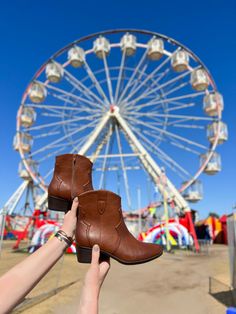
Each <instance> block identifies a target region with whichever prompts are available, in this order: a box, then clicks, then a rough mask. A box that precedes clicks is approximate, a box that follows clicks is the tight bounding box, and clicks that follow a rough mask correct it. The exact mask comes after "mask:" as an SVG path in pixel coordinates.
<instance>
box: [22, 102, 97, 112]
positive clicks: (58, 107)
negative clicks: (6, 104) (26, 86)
mask: <svg viewBox="0 0 236 314" xmlns="http://www.w3.org/2000/svg"><path fill="white" fill-rule="evenodd" d="M63 101H65V99H63ZM73 104H74V105H75V103H74V102H73ZM24 106H26V107H32V108H39V109H43V110H49V111H50V110H54V109H55V110H54V111H56V110H57V112H58V113H59V112H60V111H58V110H70V111H77V113H79V112H84V111H85V112H87V113H90V112H101V110H93V109H90V108H86V107H83V109H81V108H77V107H68V106H65V105H63V106H58V105H45V104H25V105H24Z"/></svg>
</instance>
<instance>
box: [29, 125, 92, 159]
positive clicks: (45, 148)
mask: <svg viewBox="0 0 236 314" xmlns="http://www.w3.org/2000/svg"><path fill="white" fill-rule="evenodd" d="M96 123H97V121H92V122H90V123H88V124H86V125H83V126H82V127H80V128H77V129H76V130H74V131H73V132H71V133H69V134H66V135H64V136H63V137H61V138H59V139H57V140H55V141H53V142H52V143H50V144H48V145H46V146H44V147H42V148H40V149H38V150H36V151H34V152H33V153H31V154H30V156H31V157H33V156H35V155H37V154H39V153H41V152H43V151H45V150H48V149H50V148H51V147H52V145H54V144H58V143H60V142H61V141H63V140H65V139H67V138H68V137H70V136H72V135H75V134H76V133H79V132H80V131H82V130H84V129H86V128H89V127H92V126H93V125H95V124H96Z"/></svg>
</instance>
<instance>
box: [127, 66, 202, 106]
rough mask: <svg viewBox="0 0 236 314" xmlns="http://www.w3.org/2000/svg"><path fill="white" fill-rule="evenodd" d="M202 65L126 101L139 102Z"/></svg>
mask: <svg viewBox="0 0 236 314" xmlns="http://www.w3.org/2000/svg"><path fill="white" fill-rule="evenodd" d="M199 68H200V66H198V67H196V68H194V69H191V70H188V71H186V72H184V73H182V74H180V75H178V76H176V77H175V78H172V79H170V80H169V81H167V82H165V83H163V84H161V85H159V86H157V87H156V88H154V89H152V90H151V91H148V90H146V91H144V92H143V93H142V94H141V95H140V96H138V97H137V98H135V99H132V100H131V101H130V102H128V103H126V104H127V105H130V104H133V103H137V102H138V101H140V100H141V99H145V98H146V97H147V96H148V95H151V94H153V93H154V92H157V91H159V90H160V89H163V88H164V87H166V86H168V85H169V84H172V83H174V82H177V81H179V80H181V79H182V78H184V77H185V76H187V75H188V74H189V73H191V72H192V71H194V70H197V69H199ZM162 97H165V94H163V95H162Z"/></svg>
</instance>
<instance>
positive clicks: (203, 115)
mask: <svg viewBox="0 0 236 314" xmlns="http://www.w3.org/2000/svg"><path fill="white" fill-rule="evenodd" d="M223 107H224V104H223V97H222V95H221V94H220V93H219V92H218V90H217V87H216V84H215V82H214V80H213V77H212V75H211V73H210V72H209V70H208V69H207V68H206V66H205V65H204V64H203V62H202V61H201V60H200V59H199V58H198V57H197V56H196V55H195V54H194V53H193V52H192V51H191V50H190V49H189V48H187V47H186V46H184V45H182V44H181V43H179V42H177V41H176V40H174V39H172V38H169V37H167V36H164V35H161V34H158V33H155V32H150V31H143V30H135V29H122V30H110V31H104V32H99V33H96V34H92V35H88V36H86V37H83V38H80V39H78V40H76V41H74V42H73V43H71V44H69V45H68V46H66V47H64V48H63V49H61V50H59V51H58V52H56V53H55V54H54V55H53V56H51V57H50V58H49V59H48V60H47V61H46V62H45V63H44V64H43V65H42V66H41V68H40V69H39V70H38V71H37V72H36V74H35V75H34V77H33V78H32V80H31V81H30V83H29V84H28V86H27V88H26V90H25V92H24V94H23V98H22V101H21V105H20V107H19V110H18V113H17V128H16V136H15V138H14V143H13V145H14V149H15V150H16V151H18V152H19V154H20V157H21V162H20V165H19V176H20V177H21V178H22V180H23V181H22V184H21V185H20V186H19V188H18V189H17V190H16V191H15V192H14V193H13V194H12V196H11V197H10V198H9V200H8V201H7V202H6V204H5V206H4V207H3V208H2V210H1V214H2V232H1V235H2V234H3V229H4V221H5V217H6V215H11V214H21V215H30V214H29V213H31V215H32V214H33V212H34V209H38V210H41V211H42V212H43V211H46V210H47V203H46V200H47V185H48V183H49V180H50V178H51V175H52V173H53V164H54V157H55V156H56V155H58V154H62V153H68V152H70V153H78V154H86V156H88V157H89V158H90V159H91V161H93V162H94V170H93V180H94V182H95V187H96V188H98V189H101V188H106V187H109V189H113V190H116V192H118V193H119V194H121V195H122V198H123V207H124V208H125V209H126V210H128V211H133V210H135V209H137V208H139V209H140V208H141V207H140V206H139V204H137V195H136V189H137V185H139V186H141V188H142V189H143V193H142V198H143V203H146V204H148V203H149V202H151V201H152V200H151V199H148V198H147V197H146V196H145V195H147V192H146V191H144V186H145V184H144V182H145V183H146V180H147V177H148V178H149V180H150V182H152V183H151V185H152V189H153V191H154V190H156V191H158V193H159V194H160V195H162V196H163V199H164V201H163V204H164V207H165V212H166V211H167V212H166V214H167V213H168V211H169V207H170V204H172V205H173V206H171V208H172V211H171V212H172V213H173V216H175V215H179V214H181V213H183V212H184V213H185V214H186V216H187V217H188V219H189V222H190V233H191V234H192V236H193V238H194V241H195V246H196V247H197V240H196V238H195V231H194V227H193V224H192V219H191V214H190V207H189V202H197V201H200V200H201V199H202V197H203V193H202V184H201V181H200V180H199V176H200V175H201V174H202V173H206V174H209V175H212V174H216V173H217V172H219V171H220V170H221V160H220V155H219V154H218V153H217V152H216V147H217V145H218V144H221V143H223V142H224V141H226V140H227V136H228V134H227V126H226V124H225V123H223V122H222V121H221V116H222V110H223ZM114 182H116V185H115V184H114ZM150 194H151V193H150ZM155 206H156V205H154V207H155ZM149 207H150V206H149ZM156 207H157V206H156ZM139 211H140V212H141V210H139Z"/></svg>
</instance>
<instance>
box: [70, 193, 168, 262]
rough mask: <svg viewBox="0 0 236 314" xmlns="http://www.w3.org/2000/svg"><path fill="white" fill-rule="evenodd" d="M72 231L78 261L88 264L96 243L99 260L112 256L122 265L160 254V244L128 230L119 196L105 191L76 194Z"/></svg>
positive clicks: (148, 259)
mask: <svg viewBox="0 0 236 314" xmlns="http://www.w3.org/2000/svg"><path fill="white" fill-rule="evenodd" d="M78 198H79V210H78V219H77V227H76V232H75V238H76V251H77V252H76V253H77V259H78V262H80V263H90V262H91V253H92V247H93V245H94V244H98V245H99V246H100V250H101V259H103V258H106V257H108V256H109V257H112V258H114V259H116V260H117V261H118V262H120V263H123V264H130V265H133V264H140V263H145V262H148V261H151V260H153V259H155V258H157V257H159V256H161V255H162V252H163V249H162V246H160V245H157V244H152V243H143V242H140V241H138V240H137V239H136V238H135V237H134V236H133V235H132V234H131V233H130V232H129V230H128V229H127V227H126V225H125V222H124V218H123V215H122V210H121V198H120V197H119V196H118V195H116V194H115V193H113V192H110V191H106V190H98V191H89V192H85V193H82V194H80V195H79V197H78Z"/></svg>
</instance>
